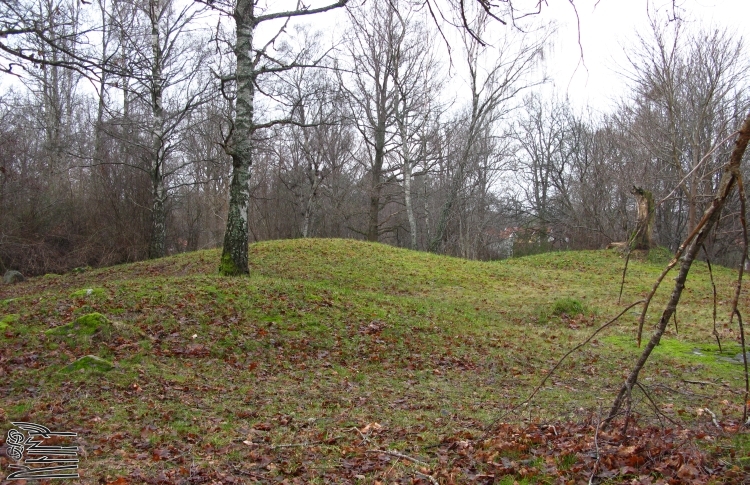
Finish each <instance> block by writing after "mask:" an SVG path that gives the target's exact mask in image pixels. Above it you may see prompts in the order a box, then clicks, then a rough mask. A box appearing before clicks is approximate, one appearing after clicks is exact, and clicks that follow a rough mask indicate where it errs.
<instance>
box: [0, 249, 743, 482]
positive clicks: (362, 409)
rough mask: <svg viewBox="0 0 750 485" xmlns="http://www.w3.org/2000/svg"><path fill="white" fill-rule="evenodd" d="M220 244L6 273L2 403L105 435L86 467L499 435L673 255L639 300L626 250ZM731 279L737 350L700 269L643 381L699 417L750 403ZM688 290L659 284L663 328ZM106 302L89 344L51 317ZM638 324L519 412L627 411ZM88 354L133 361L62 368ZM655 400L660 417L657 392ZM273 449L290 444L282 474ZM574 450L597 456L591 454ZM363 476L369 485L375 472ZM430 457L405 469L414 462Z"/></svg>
mask: <svg viewBox="0 0 750 485" xmlns="http://www.w3.org/2000/svg"><path fill="white" fill-rule="evenodd" d="M219 256H220V254H219V252H218V251H202V252H196V253H190V254H182V255H178V256H174V257H170V258H165V259H162V260H157V261H148V262H141V263H136V264H131V265H124V266H118V267H112V268H105V269H98V270H87V271H79V272H74V273H71V274H68V275H64V276H60V277H54V278H44V277H40V278H31V279H29V280H28V281H26V282H24V283H21V284H18V285H14V286H3V287H0V302H2V305H0V322H3V323H4V324H6V326H5V327H4V328H3V329H2V334H0V339H1V340H2V346H1V348H2V349H3V350H2V360H0V373H2V375H3V376H4V377H3V380H2V383H1V384H0V398H1V400H0V408H1V409H0V414H2V416H0V419H1V420H3V421H6V422H8V421H19V420H21V421H30V422H36V423H40V424H44V425H46V426H48V427H50V428H57V429H61V430H65V431H67V430H76V431H77V432H79V435H80V436H81V437H82V438H81V439H82V440H83V442H85V443H86V445H85V446H87V447H88V449H89V450H90V451H89V453H88V458H87V459H86V461H85V462H84V463H83V464H82V465H81V469H82V473H83V474H84V475H83V481H84V483H95V482H97V483H98V482H101V483H108V482H109V481H114V479H115V478H116V477H118V476H123V474H128V473H134V472H133V470H139V472H138V473H142V474H143V475H144V476H150V477H153V476H156V475H158V474H159V473H162V472H165V470H167V471H171V472H173V473H182V472H180V471H179V470H181V468H180V467H182V468H185V467H187V468H186V469H187V470H188V472H189V471H190V469H191V468H190V466H191V465H190V463H193V466H197V467H198V468H201V467H203V468H204V469H209V468H210V469H213V470H216V469H218V470H224V471H227V472H232V473H235V474H238V476H244V477H245V478H247V477H250V476H252V474H253V473H256V471H253V470H256V469H255V468H252V467H250V468H246V466H250V465H248V463H253V464H254V465H252V466H256V467H263V473H265V474H266V475H268V474H270V475H278V476H279V477H284V476H286V477H294V476H297V475H299V474H301V473H303V472H304V473H306V474H307V475H305V476H313V475H314V476H321V477H324V476H325V475H326V474H329V473H330V474H334V473H338V472H339V471H340V470H341V469H342V467H344V468H345V467H346V466H347V465H346V464H347V463H352V462H353V460H355V458H356V459H358V460H361V459H363V458H362V457H361V456H359V455H358V454H357V453H356V452H355V451H353V450H354V444H355V443H357V444H359V445H361V444H362V443H366V444H367V445H368V446H371V447H373V448H381V449H385V448H388V449H393V450H400V451H401V452H403V453H407V454H415V455H420V456H426V455H428V454H429V451H428V450H430V449H432V447H434V446H436V445H437V444H439V443H441V441H442V440H444V439H446V438H447V437H451V436H456V435H457V434H461V433H466V434H467V436H468V435H472V436H476V435H478V434H481V432H482V429H483V427H484V426H485V425H487V424H488V423H490V422H491V421H493V420H494V419H496V418H497V417H498V416H501V415H503V414H505V413H507V412H508V411H510V410H511V409H512V408H513V407H514V406H515V405H516V404H518V403H520V402H521V401H523V400H524V398H525V397H526V396H527V395H528V393H529V392H530V391H531V390H532V389H533V388H534V387H535V386H536V385H537V384H538V383H539V382H540V381H541V379H542V378H543V376H544V374H545V373H546V371H547V370H548V369H550V368H551V367H552V366H553V365H554V364H555V363H556V362H557V361H558V360H559V359H560V358H561V357H562V356H563V355H564V354H565V352H567V350H569V349H570V348H571V347H573V346H574V345H576V344H577V343H579V342H581V341H582V340H584V339H585V338H586V337H587V336H588V335H589V334H590V333H591V332H592V331H593V330H594V329H595V328H596V327H598V326H599V325H600V324H602V323H603V322H604V321H606V320H608V319H609V318H611V316H614V315H615V314H617V313H618V312H619V311H620V308H622V307H623V306H625V304H627V303H630V302H633V301H636V300H638V299H641V298H642V297H643V296H644V295H645V294H646V293H647V292H648V291H649V289H650V287H651V285H652V283H653V281H654V279H655V277H656V276H657V275H658V274H659V272H660V271H661V268H662V265H661V264H658V263H656V262H650V261H648V260H644V261H634V260H631V261H630V266H629V273H628V279H627V281H626V285H625V289H624V292H623V302H624V304H623V305H617V303H616V301H617V294H618V292H619V283H620V277H621V270H622V265H623V260H622V259H621V258H620V257H619V256H618V254H617V253H616V252H614V251H581V252H564V253H547V254H541V255H536V256H530V257H526V258H519V259H512V260H505V261H499V262H489V263H488V262H474V261H466V260H461V259H456V258H449V257H444V256H436V255H432V254H426V253H418V252H413V251H408V250H403V249H397V248H393V247H389V246H385V245H380V244H370V243H364V242H357V241H349V240H291V241H273V242H265V243H259V244H255V245H252V246H251V248H250V259H251V276H250V277H222V276H219V275H218V274H217V268H218V263H219ZM714 278H715V280H716V283H717V288H718V289H719V293H720V295H719V299H720V302H719V307H718V315H719V316H720V321H719V322H718V324H717V326H718V332H719V334H720V335H721V337H722V342H723V345H724V347H723V350H724V352H723V353H721V354H720V353H719V352H718V348H714V347H715V346H716V345H715V339H714V337H713V336H712V331H713V322H712V308H711V301H712V300H711V298H712V297H711V295H712V292H711V286H710V282H709V280H708V272H707V269H706V268H705V264H703V263H697V264H696V266H695V269H694V270H693V272H692V273H691V276H690V278H689V280H688V285H687V288H686V290H685V293H684V296H683V303H682V305H681V307H680V310H679V312H678V324H679V325H678V330H679V332H675V331H674V329H672V330H670V331H669V333H668V335H667V339H666V340H665V343H664V344H663V345H662V346H660V348H659V349H658V350H657V352H656V353H655V355H654V356H653V358H652V360H651V361H650V362H649V365H648V367H647V369H646V372H645V374H644V375H643V377H642V380H643V382H644V383H646V384H647V387H648V389H650V393H651V395H650V397H651V398H652V399H654V400H655V401H656V402H658V403H660V404H662V405H663V406H664V412H666V413H668V414H670V415H671V416H673V417H674V418H676V419H683V420H686V421H688V422H700V421H701V420H703V421H706V420H707V419H710V418H707V416H706V415H699V413H698V412H697V409H699V408H700V409H702V408H710V409H712V410H714V412H716V413H717V414H718V416H719V418H722V417H724V416H726V417H734V418H736V417H737V415H738V413H740V415H741V408H740V405H741V400H740V399H739V398H738V397H737V396H738V394H737V393H738V392H739V391H740V390H741V389H742V380H741V379H742V367H741V366H740V365H738V364H736V363H730V362H729V361H728V360H722V358H724V357H731V356H732V355H734V354H732V352H735V351H736V352H739V350H737V349H738V347H737V346H736V340H737V332H736V324H735V325H734V326H730V325H729V322H728V321H727V318H726V315H727V313H728V309H729V302H730V300H731V295H732V294H733V286H732V285H733V279H734V278H735V273H734V272H732V271H730V270H728V269H725V268H716V267H715V268H714ZM669 291H671V288H670V287H669V286H668V285H665V286H664V288H663V289H662V290H660V292H659V293H658V294H657V297H656V300H655V302H654V303H653V304H652V305H651V309H650V312H649V315H648V319H647V327H648V326H653V325H654V323H655V322H656V321H657V320H658V317H659V312H660V311H661V310H662V309H663V304H664V302H665V301H666V298H667V296H668V293H669ZM747 306H748V299H747V296H746V295H744V294H743V297H742V301H741V305H740V307H741V308H747ZM92 313H99V314H101V315H103V316H104V317H106V318H107V319H108V320H109V321H111V322H112V325H113V327H114V331H112V332H110V333H108V334H105V335H99V334H97V336H96V337H97V338H90V339H86V340H84V341H80V339H65V338H63V339H60V338H53V337H52V336H50V335H48V334H46V333H45V332H46V331H48V330H49V329H52V328H57V327H61V326H63V325H67V324H70V323H72V322H74V321H75V320H76V319H77V318H80V317H83V316H85V315H88V314H92ZM637 318H638V317H637V312H636V311H635V310H634V311H633V312H631V313H629V314H626V315H625V316H624V317H623V318H622V319H621V320H620V321H619V322H618V323H617V324H616V325H614V326H613V327H612V328H611V329H610V330H608V331H607V332H605V334H603V335H602V336H601V337H600V338H597V339H595V340H594V341H593V342H592V343H591V345H590V346H587V347H585V348H584V349H582V350H581V351H580V352H578V353H575V354H573V355H572V356H571V357H570V358H569V359H568V360H567V361H566V362H565V363H563V365H562V366H561V367H560V369H559V371H558V372H557V374H555V375H554V376H553V377H552V378H551V379H550V380H549V381H548V383H547V384H546V385H545V388H544V389H543V390H542V392H541V393H540V394H539V395H538V396H537V398H536V399H535V400H534V401H533V402H532V403H531V404H530V405H528V406H524V407H522V408H520V409H519V410H518V411H514V412H512V413H510V414H508V415H507V416H506V417H505V418H504V419H505V420H511V421H513V420H515V421H518V422H522V421H524V420H537V421H554V420H568V419H579V418H580V417H581V416H582V413H586V412H593V411H594V410H596V409H598V408H599V407H601V406H604V407H606V406H607V405H608V404H609V403H610V402H611V400H612V399H613V397H614V394H615V393H616V390H617V388H618V386H619V385H620V383H621V382H622V378H623V376H624V374H625V372H626V371H627V369H628V368H629V367H630V366H631V365H632V364H633V363H634V361H635V359H636V357H637V355H638V349H637V348H636V347H635V344H634V338H635V331H636V328H637ZM647 330H648V328H647ZM646 335H648V333H646ZM695 349H697V351H696V352H697V353H696V352H693V351H694V350H695ZM87 354H93V355H97V356H99V357H102V358H104V359H107V360H108V361H111V362H113V363H114V364H115V368H114V369H113V370H111V371H109V372H91V373H81V372H73V373H70V374H66V373H60V372H59V370H60V369H62V368H64V367H65V366H68V365H69V364H71V363H72V362H74V361H75V360H76V359H78V358H80V357H82V356H84V355H87ZM730 354H731V355H730ZM693 382H704V384H694V383H693ZM726 389H732V390H733V392H734V394H727V392H725V391H726ZM719 391H721V392H719ZM637 405H638V408H637V409H638V410H639V412H641V413H642V414H643V415H644V416H645V417H646V419H649V416H651V415H652V414H653V412H652V410H651V408H650V407H649V404H648V402H646V400H645V398H644V397H642V396H639V397H638V402H637ZM722 413H723V414H722ZM305 443H314V445H308V446H303V444H305ZM736 446H738V447H739V448H742V447H743V446H744V447H746V446H747V443H746V442H744V441H743V442H741V443H740V444H739V445H736ZM274 447H277V448H274ZM311 449H314V451H315V453H314V458H312V457H311V456H310V453H311ZM260 450H266V451H268V450H276V451H274V452H275V453H283V460H280V461H278V463H277V464H274V465H273V466H272V467H271V468H269V466H271V465H269V462H266V461H264V459H265V458H264V456H265V455H260ZM357 457H358V458H357ZM561 460H562V461H561V465H562V466H564V467H568V468H569V467H572V466H574V465H575V456H573V455H570V456H564V457H562V458H561ZM271 463H272V464H273V463H276V462H271ZM358 463H360V462H358ZM396 465H398V466H396ZM274 467H275V468H274ZM313 469H314V470H315V471H314V472H312V471H310V470H313ZM362 470H364V471H362V472H361V473H359V474H361V475H362V476H363V477H364V478H362V479H358V480H360V482H361V483H375V482H374V480H375V479H376V476H377V474H376V473H374V472H372V473H368V472H367V471H366V470H367V468H366V467H364V468H362ZM408 473H410V472H409V467H408V466H405V465H403V463H398V464H397V463H394V466H393V469H392V474H393V476H396V477H398V476H409V475H408ZM399 474H401V475H399ZM321 480H322V478H321ZM523 480H525V479H520V478H519V479H518V480H517V481H518V482H519V483H525V482H524V481H523ZM136 481H137V480H136ZM334 481H335V480H334ZM321 483H322V481H321ZM500 483H504V482H500ZM508 483H513V481H512V480H511V481H510V482H508ZM528 483H536V482H533V481H529V482H528Z"/></svg>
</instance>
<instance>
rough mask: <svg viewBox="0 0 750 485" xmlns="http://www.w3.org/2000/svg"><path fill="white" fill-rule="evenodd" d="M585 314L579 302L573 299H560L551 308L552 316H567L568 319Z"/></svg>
mask: <svg viewBox="0 0 750 485" xmlns="http://www.w3.org/2000/svg"><path fill="white" fill-rule="evenodd" d="M582 313H586V309H585V308H584V306H583V303H581V302H580V301H579V300H576V299H575V298H560V299H558V300H556V301H555V304H554V305H553V306H552V314H553V315H568V316H570V317H572V316H575V315H581V314H582Z"/></svg>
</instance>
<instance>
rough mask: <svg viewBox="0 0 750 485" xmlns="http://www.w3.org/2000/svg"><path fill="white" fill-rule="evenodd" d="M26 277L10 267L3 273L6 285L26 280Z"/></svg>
mask: <svg viewBox="0 0 750 485" xmlns="http://www.w3.org/2000/svg"><path fill="white" fill-rule="evenodd" d="M25 279H26V278H24V277H23V275H22V274H21V273H20V272H19V271H16V270H13V269H9V270H8V271H6V272H5V274H4V275H3V283H5V284H6V285H10V284H12V283H20V282H21V281H23V280H25Z"/></svg>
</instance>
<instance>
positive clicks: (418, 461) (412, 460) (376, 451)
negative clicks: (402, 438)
mask: <svg viewBox="0 0 750 485" xmlns="http://www.w3.org/2000/svg"><path fill="white" fill-rule="evenodd" d="M366 453H382V454H384V455H390V456H395V457H396V458H403V459H404V460H409V461H411V462H414V463H416V464H418V465H422V466H427V467H428V466H430V464H429V463H427V462H424V461H422V460H418V459H416V458H413V457H411V456H409V455H404V454H403V453H399V452H398V451H391V450H367V451H366Z"/></svg>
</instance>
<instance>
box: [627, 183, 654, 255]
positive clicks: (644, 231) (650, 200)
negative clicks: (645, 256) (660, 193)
mask: <svg viewBox="0 0 750 485" xmlns="http://www.w3.org/2000/svg"><path fill="white" fill-rule="evenodd" d="M630 193H631V194H633V195H634V196H635V198H636V201H637V204H638V220H637V222H636V226H635V231H633V235H632V236H631V237H630V249H631V250H634V249H642V250H646V251H648V250H649V249H651V247H653V245H654V195H653V194H652V193H651V192H650V191H648V190H645V189H642V188H640V187H636V186H633V188H632V189H631V190H630Z"/></svg>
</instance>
